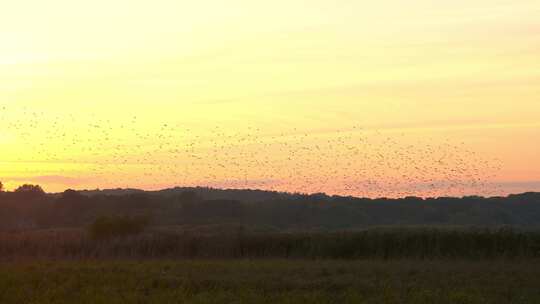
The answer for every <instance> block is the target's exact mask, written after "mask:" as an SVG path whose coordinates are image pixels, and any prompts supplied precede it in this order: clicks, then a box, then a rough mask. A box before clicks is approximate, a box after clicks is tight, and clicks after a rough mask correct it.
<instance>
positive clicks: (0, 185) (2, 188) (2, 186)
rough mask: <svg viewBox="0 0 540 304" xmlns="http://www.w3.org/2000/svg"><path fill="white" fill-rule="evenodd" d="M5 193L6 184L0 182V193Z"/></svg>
mask: <svg viewBox="0 0 540 304" xmlns="http://www.w3.org/2000/svg"><path fill="white" fill-rule="evenodd" d="M2 191H4V184H2V182H0V192H2Z"/></svg>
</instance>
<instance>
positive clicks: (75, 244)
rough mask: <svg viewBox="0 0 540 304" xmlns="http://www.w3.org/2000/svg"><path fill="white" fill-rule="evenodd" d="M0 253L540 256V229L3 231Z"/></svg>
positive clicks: (59, 255)
mask: <svg viewBox="0 0 540 304" xmlns="http://www.w3.org/2000/svg"><path fill="white" fill-rule="evenodd" d="M0 257H3V258H16V257H30V258H32V257H43V258H48V257H51V258H74V259H78V258H80V259H85V258H126V257H128V258H172V259H175V258H200V257H203V258H314V259H361V258H377V259H400V258H415V259H440V258H445V259H453V258H456V259H457V258H468V259H492V258H493V259H501V258H503V259H519V258H537V257H540V233H539V232H522V231H513V230H508V229H499V230H439V229H403V230H397V229H381V230H367V231H361V232H344V233H290V234H287V233H263V234H255V233H245V232H243V230H241V229H239V230H238V231H237V232H235V233H226V234H225V233H223V234H198V233H187V232H173V231H170V232H167V231H147V232H145V233H141V234H138V235H123V236H117V237H107V238H97V239H96V238H95V237H92V236H91V235H89V234H88V233H86V232H85V231H82V230H50V231H36V232H25V233H4V234H0Z"/></svg>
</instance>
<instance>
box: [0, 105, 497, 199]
mask: <svg viewBox="0 0 540 304" xmlns="http://www.w3.org/2000/svg"><path fill="white" fill-rule="evenodd" d="M0 128H1V129H0V130H1V132H2V133H3V134H4V136H3V137H2V135H0V145H2V146H3V147H4V148H3V149H2V151H3V152H2V151H0V156H1V157H2V158H3V159H1V160H0V161H1V163H2V165H1V167H3V168H4V171H6V170H7V169H9V168H15V167H16V168H17V170H19V172H16V173H13V174H19V175H24V176H28V179H31V178H32V176H34V177H35V176H61V177H67V178H69V179H70V180H71V181H72V183H73V184H72V185H67V186H73V187H74V188H91V187H96V188H97V187H101V188H105V187H106V188H109V187H131V188H144V189H159V188H166V187H172V186H207V187H216V188H236V189H248V188H249V189H262V190H272V191H287V192H297V193H321V192H324V193H328V194H338V195H352V196H360V197H405V196H423V197H436V196H460V195H468V194H478V195H497V194H499V193H501V191H502V189H500V188H498V187H497V186H496V185H495V184H494V183H493V182H492V181H493V180H494V179H495V178H496V175H497V174H498V172H499V171H500V170H501V162H500V161H499V160H496V159H485V158H484V157H482V155H480V154H479V153H476V152H474V151H472V150H470V149H468V148H467V147H466V145H465V144H464V143H453V142H452V141H451V140H441V139H440V138H439V139H437V140H435V139H427V138H419V137H418V136H410V135H409V134H406V133H402V132H401V133H400V132H394V131H392V132H385V131H380V130H379V131H377V130H373V129H364V128H362V127H361V126H351V127H350V128H347V129H342V130H334V129H331V128H329V129H328V130H319V131H313V130H312V131H309V132H308V131H302V130H299V129H294V128H291V129H289V130H286V129H285V128H282V127H268V126H265V127H264V128H262V127H261V126H259V127H257V126H252V127H248V126H246V127H245V129H241V130H239V129H238V128H236V129H228V128H226V127H220V126H213V127H201V126H198V127H195V126H191V127H190V126H188V125H185V124H183V123H182V122H174V121H161V122H156V121H155V120H154V121H149V120H148V119H147V118H145V117H138V116H135V115H133V116H126V115H123V116H121V117H119V118H118V119H114V120H112V119H103V118H100V115H91V114H75V113H72V114H58V115H51V114H50V113H49V112H44V111H36V110H32V109H28V108H20V107H19V108H15V107H8V106H1V105H0ZM276 130H278V131H276ZM4 174H5V173H4ZM1 178H5V177H1V176H0V179H1ZM52 182H54V181H52ZM45 186H46V185H45Z"/></svg>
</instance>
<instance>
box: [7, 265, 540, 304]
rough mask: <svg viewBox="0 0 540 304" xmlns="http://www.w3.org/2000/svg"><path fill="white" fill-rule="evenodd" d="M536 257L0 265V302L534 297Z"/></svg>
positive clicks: (539, 294) (539, 299)
mask: <svg viewBox="0 0 540 304" xmlns="http://www.w3.org/2000/svg"><path fill="white" fill-rule="evenodd" d="M539 287H540V261H539V260H519V261H508V260H506V261H504V260H491V261H480V262H479V261H466V260H452V261H448V260H446V261H445V260H431V261H421V260H410V259H409V260H390V261H382V260H354V261H336V260H293V259H290V260H265V259H258V260H182V261H150V260H146V261H141V262H137V261H127V260H123V261H71V262H68V261H48V262H35V261H33V262H29V261H20V262H2V263H0V303H3V304H8V303H17V304H24V303H92V304H98V303H436V304H445V303H452V304H459V303H505V304H507V303H540V288H539Z"/></svg>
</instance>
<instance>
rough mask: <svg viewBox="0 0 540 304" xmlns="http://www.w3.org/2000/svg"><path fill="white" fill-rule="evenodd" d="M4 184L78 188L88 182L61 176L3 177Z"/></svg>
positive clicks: (80, 178)
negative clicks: (26, 183)
mask: <svg viewBox="0 0 540 304" xmlns="http://www.w3.org/2000/svg"><path fill="white" fill-rule="evenodd" d="M4 180H5V181H6V182H29V183H30V182H31V183H38V184H61V185H66V186H78V185H82V184H84V183H88V182H90V181H91V180H92V179H91V178H88V177H71V176H63V175H38V176H15V177H5V178H4Z"/></svg>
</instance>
